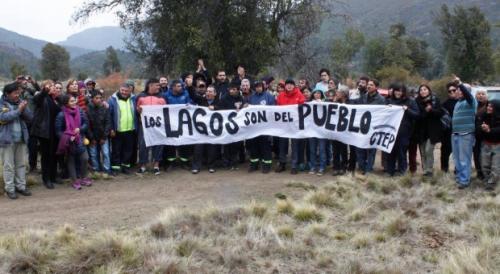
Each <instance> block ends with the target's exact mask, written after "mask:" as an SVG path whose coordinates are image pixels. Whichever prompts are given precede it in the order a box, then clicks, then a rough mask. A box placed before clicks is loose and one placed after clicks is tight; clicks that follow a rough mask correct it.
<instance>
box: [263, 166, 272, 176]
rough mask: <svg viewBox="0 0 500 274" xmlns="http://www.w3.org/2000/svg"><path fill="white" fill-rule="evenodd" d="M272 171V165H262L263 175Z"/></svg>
mask: <svg viewBox="0 0 500 274" xmlns="http://www.w3.org/2000/svg"><path fill="white" fill-rule="evenodd" d="M269 171H271V164H263V165H262V173H264V174H267V173H269Z"/></svg>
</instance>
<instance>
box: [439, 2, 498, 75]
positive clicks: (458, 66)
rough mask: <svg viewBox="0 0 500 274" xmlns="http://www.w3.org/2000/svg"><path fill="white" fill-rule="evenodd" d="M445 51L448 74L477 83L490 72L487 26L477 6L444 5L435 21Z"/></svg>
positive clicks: (486, 21)
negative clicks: (451, 10) (451, 8)
mask: <svg viewBox="0 0 500 274" xmlns="http://www.w3.org/2000/svg"><path fill="white" fill-rule="evenodd" d="M435 23H436V25H437V26H438V27H439V28H440V30H441V34H442V38H443V44H444V48H445V51H446V63H447V66H448V71H449V72H451V73H454V74H456V75H460V78H461V79H463V80H464V81H481V80H484V79H486V78H488V76H489V75H491V74H493V73H494V67H493V61H492V55H493V51H492V48H491V38H490V23H489V22H488V20H487V19H486V18H485V16H484V14H483V13H482V12H481V10H480V9H479V8H477V7H471V8H465V7H463V6H456V7H455V8H454V9H453V13H451V12H450V10H449V8H448V6H447V5H443V6H442V7H441V11H440V13H439V15H438V16H437V17H436V20H435Z"/></svg>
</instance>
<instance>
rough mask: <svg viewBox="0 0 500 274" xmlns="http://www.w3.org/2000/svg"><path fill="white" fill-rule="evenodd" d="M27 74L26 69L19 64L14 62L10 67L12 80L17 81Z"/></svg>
mask: <svg viewBox="0 0 500 274" xmlns="http://www.w3.org/2000/svg"><path fill="white" fill-rule="evenodd" d="M27 73H28V71H27V70H26V67H25V66H24V65H21V64H19V63H18V62H13V63H12V65H10V75H11V76H12V79H16V77H17V76H18V75H25V74H27Z"/></svg>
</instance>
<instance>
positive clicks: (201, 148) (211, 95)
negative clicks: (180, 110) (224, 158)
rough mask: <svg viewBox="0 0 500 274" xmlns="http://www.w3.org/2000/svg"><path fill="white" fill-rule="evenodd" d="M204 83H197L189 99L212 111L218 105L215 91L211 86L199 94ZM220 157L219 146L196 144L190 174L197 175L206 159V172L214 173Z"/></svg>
mask: <svg viewBox="0 0 500 274" xmlns="http://www.w3.org/2000/svg"><path fill="white" fill-rule="evenodd" d="M204 85H205V82H203V81H201V80H199V81H198V83H197V87H198V88H197V89H198V91H196V92H190V96H191V99H192V100H193V102H195V103H196V104H197V105H199V106H204V107H208V108H209V109H211V110H214V109H215V107H216V105H217V104H218V100H217V97H218V96H217V91H215V87H214V86H213V85H210V86H208V88H206V92H204V93H203V94H202V93H201V92H200V89H202V88H201V86H204ZM219 155H220V145H216V144H196V145H194V153H193V161H192V167H191V173H193V174H198V173H199V172H200V170H201V167H202V163H203V162H204V160H205V158H206V162H207V167H208V172H210V173H214V172H215V162H216V160H217V159H218V156H219Z"/></svg>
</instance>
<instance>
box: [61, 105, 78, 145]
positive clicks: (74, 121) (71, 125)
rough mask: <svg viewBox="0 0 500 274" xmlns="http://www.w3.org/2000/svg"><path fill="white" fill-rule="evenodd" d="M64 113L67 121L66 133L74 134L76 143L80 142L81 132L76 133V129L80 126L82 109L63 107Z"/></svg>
mask: <svg viewBox="0 0 500 274" xmlns="http://www.w3.org/2000/svg"><path fill="white" fill-rule="evenodd" d="M62 110H63V113H64V120H65V121H66V130H65V131H64V134H65V135H69V136H74V137H75V143H76V144H79V143H80V134H75V129H77V128H80V109H79V108H78V107H76V108H67V107H63V108H62Z"/></svg>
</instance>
